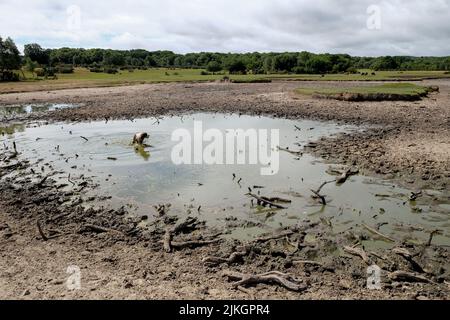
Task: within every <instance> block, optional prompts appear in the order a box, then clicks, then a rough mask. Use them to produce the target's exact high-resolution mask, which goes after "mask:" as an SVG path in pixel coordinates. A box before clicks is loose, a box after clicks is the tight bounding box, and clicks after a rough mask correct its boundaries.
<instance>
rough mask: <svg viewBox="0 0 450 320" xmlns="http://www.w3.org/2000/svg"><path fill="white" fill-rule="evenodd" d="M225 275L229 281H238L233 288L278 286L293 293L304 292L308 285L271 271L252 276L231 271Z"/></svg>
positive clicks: (224, 273) (225, 272)
mask: <svg viewBox="0 0 450 320" xmlns="http://www.w3.org/2000/svg"><path fill="white" fill-rule="evenodd" d="M223 275H224V276H226V277H228V279H229V280H237V281H236V282H234V283H233V287H235V288H237V287H238V286H242V287H244V286H248V285H255V284H258V283H265V284H278V285H280V286H282V287H285V288H286V289H289V290H292V291H303V290H305V289H306V288H307V286H306V284H304V283H300V282H299V281H298V280H296V279H293V278H292V277H291V276H290V275H288V274H285V273H282V272H278V271H271V272H267V273H263V274H257V275H251V274H244V273H240V272H235V271H231V270H225V271H224V272H223Z"/></svg>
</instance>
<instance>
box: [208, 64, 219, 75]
mask: <svg viewBox="0 0 450 320" xmlns="http://www.w3.org/2000/svg"><path fill="white" fill-rule="evenodd" d="M206 70H207V71H208V72H212V73H213V74H214V73H215V72H219V71H220V70H222V65H221V64H220V63H219V62H217V61H210V62H209V63H208V65H207V66H206Z"/></svg>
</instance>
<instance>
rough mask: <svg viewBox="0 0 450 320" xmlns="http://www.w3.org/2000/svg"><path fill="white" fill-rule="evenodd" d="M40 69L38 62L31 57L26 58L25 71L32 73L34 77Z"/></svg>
mask: <svg viewBox="0 0 450 320" xmlns="http://www.w3.org/2000/svg"><path fill="white" fill-rule="evenodd" d="M37 67H38V63H37V62H36V61H33V60H31V58H30V57H26V58H25V70H26V71H28V72H31V74H32V75H33V77H34V74H35V70H36V68H37Z"/></svg>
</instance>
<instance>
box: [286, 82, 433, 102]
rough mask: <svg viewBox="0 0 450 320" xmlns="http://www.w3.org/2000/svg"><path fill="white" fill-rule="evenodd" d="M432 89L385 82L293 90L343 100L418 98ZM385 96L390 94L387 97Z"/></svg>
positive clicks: (410, 84) (409, 84)
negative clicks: (369, 84) (380, 83)
mask: <svg viewBox="0 0 450 320" xmlns="http://www.w3.org/2000/svg"><path fill="white" fill-rule="evenodd" d="M434 90H435V89H434ZM431 91H433V89H432V88H430V87H424V86H419V85H416V84H412V83H385V84H382V85H371V86H358V87H343V88H299V89H297V90H295V92H296V93H298V94H303V95H312V96H314V95H315V96H318V97H325V98H327V97H329V98H341V97H343V96H344V95H347V97H346V98H345V99H344V100H347V99H348V100H353V99H355V100H356V99H361V100H378V99H379V100H384V99H393V100H395V98H398V99H399V100H402V99H405V98H406V99H408V98H411V100H414V99H420V98H421V97H423V96H426V95H427V94H428V93H429V92H431ZM386 96H390V98H387V97H386Z"/></svg>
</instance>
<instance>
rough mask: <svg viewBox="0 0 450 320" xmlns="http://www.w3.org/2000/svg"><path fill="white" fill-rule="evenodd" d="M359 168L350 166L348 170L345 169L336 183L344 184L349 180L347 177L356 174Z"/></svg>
mask: <svg viewBox="0 0 450 320" xmlns="http://www.w3.org/2000/svg"><path fill="white" fill-rule="evenodd" d="M358 173H359V170H358V169H355V170H353V169H352V168H349V169H347V170H345V171H344V172H342V174H341V175H340V176H339V177H337V178H336V183H337V184H343V183H345V182H346V181H347V179H348V178H349V177H351V176H353V175H355V174H358Z"/></svg>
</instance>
